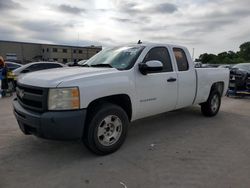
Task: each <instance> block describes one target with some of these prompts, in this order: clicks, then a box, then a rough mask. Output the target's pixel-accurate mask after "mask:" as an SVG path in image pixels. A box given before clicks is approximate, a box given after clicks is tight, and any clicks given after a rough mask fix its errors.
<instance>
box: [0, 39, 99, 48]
mask: <svg viewBox="0 0 250 188" xmlns="http://www.w3.org/2000/svg"><path fill="white" fill-rule="evenodd" d="M0 42H7V43H18V44H34V45H49V46H60V47H70V48H102V46H94V45H91V46H71V45H64V44H46V43H33V42H20V41H7V40H0Z"/></svg>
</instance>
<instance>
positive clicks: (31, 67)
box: [13, 62, 65, 76]
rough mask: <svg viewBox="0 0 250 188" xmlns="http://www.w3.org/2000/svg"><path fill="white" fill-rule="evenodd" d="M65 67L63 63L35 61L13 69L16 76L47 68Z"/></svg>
mask: <svg viewBox="0 0 250 188" xmlns="http://www.w3.org/2000/svg"><path fill="white" fill-rule="evenodd" d="M61 67H65V65H63V64H62V63H57V62H34V63H28V64H26V65H23V66H22V67H20V68H18V69H16V70H14V71H13V74H14V75H15V76H19V75H20V74H24V73H29V72H34V71H40V70H45V69H53V68H61Z"/></svg>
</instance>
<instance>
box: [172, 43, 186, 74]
mask: <svg viewBox="0 0 250 188" xmlns="http://www.w3.org/2000/svg"><path fill="white" fill-rule="evenodd" d="M174 55H175V59H176V63H177V67H178V70H179V71H186V70H188V69H189V67H188V60H187V56H186V54H185V52H184V50H183V49H181V48H174Z"/></svg>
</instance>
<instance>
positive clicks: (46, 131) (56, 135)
mask: <svg viewBox="0 0 250 188" xmlns="http://www.w3.org/2000/svg"><path fill="white" fill-rule="evenodd" d="M13 107H14V114H15V116H16V119H17V122H18V124H19V127H20V129H21V130H22V132H23V133H24V134H33V135H36V136H38V137H42V138H47V139H58V140H71V139H80V138H81V137H82V135H83V130H84V123H85V117H86V109H81V110H74V111H55V112H44V113H38V112H34V111H30V110H26V109H25V108H23V107H22V106H21V105H20V104H19V102H18V101H17V99H14V101H13Z"/></svg>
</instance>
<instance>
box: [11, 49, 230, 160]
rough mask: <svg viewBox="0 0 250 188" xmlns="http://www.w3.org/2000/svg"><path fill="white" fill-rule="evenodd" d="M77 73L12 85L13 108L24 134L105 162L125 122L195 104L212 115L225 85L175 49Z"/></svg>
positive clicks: (95, 61) (109, 53) (32, 76)
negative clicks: (61, 142)
mask: <svg viewBox="0 0 250 188" xmlns="http://www.w3.org/2000/svg"><path fill="white" fill-rule="evenodd" d="M83 66H84V67H77V68H60V69H53V70H46V71H38V72H35V73H28V74H26V75H24V76H23V77H21V78H19V80H18V83H17V98H15V99H14V101H13V106H14V114H15V116H16V119H17V121H18V123H19V126H20V129H21V130H22V131H23V132H24V133H25V134H34V135H37V136H39V137H42V138H48V139H82V140H83V142H84V143H85V144H86V146H87V147H88V148H89V149H90V150H91V151H93V152H94V153H96V154H100V155H104V154H109V153H112V152H114V151H116V150H117V149H118V148H119V147H120V146H121V145H122V143H123V142H124V140H125V138H126V134H127V130H128V125H129V122H131V121H134V120H137V119H140V118H145V117H148V116H152V115H156V114H159V113H163V112H167V111H171V110H175V109H179V108H183V107H187V106H190V105H196V104H200V105H201V111H202V113H203V114H204V115H205V116H214V115H216V114H217V112H218V111H219V108H220V104H221V97H222V96H223V95H225V94H226V91H227V88H228V81H229V71H228V69H223V68H217V69H216V68H194V64H193V61H192V59H191V57H190V54H189V52H188V50H187V49H186V48H185V47H182V46H178V45H167V44H166V45H162V44H137V45H128V46H123V47H115V48H109V49H104V50H103V51H101V52H100V53H98V54H97V55H95V56H94V57H92V58H91V59H89V60H88V61H87V62H86V63H85V64H84V65H83ZM180 121H181V120H180ZM152 126H153V125H152Z"/></svg>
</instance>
